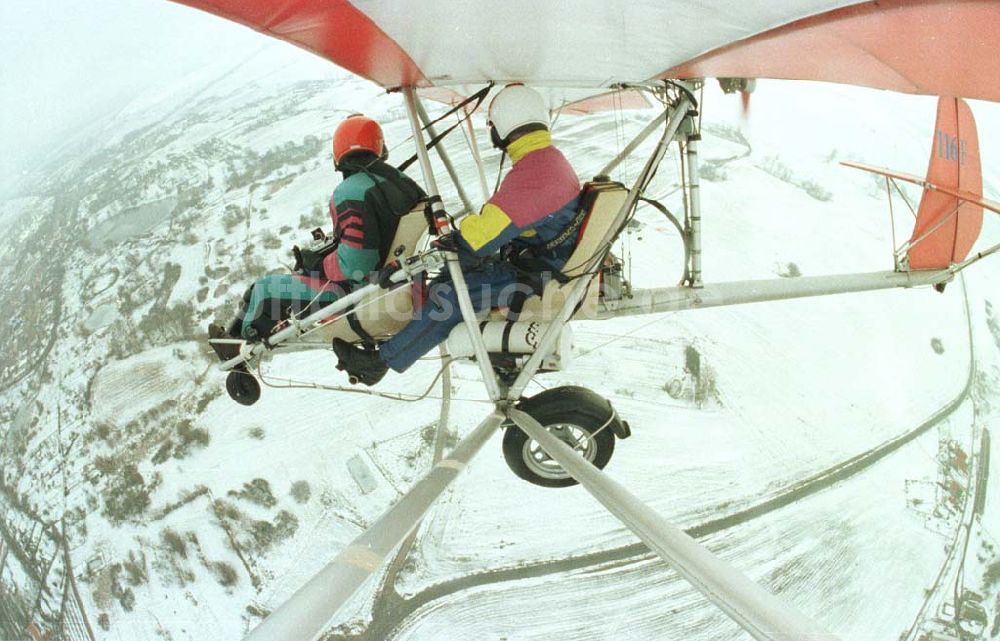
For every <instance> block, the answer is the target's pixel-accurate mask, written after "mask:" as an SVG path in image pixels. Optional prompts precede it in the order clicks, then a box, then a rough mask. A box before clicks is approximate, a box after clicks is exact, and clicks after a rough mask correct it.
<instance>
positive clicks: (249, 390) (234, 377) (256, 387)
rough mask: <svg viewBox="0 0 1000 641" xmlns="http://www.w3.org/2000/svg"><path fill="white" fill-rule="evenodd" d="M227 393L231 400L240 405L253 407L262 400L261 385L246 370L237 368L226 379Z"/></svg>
mask: <svg viewBox="0 0 1000 641" xmlns="http://www.w3.org/2000/svg"><path fill="white" fill-rule="evenodd" d="M226 391H227V392H229V398H231V399H233V400H234V401H236V402H237V403H239V404H240V405H248V406H249V405H253V404H254V403H256V402H257V401H259V400H260V383H259V382H258V381H257V379H256V378H255V377H254V375H253V374H251V373H250V372H248V371H247V370H246V369H243V368H237V369H234V370H232V371H231V372H229V376H227V377H226Z"/></svg>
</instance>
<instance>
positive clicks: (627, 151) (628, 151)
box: [597, 111, 668, 176]
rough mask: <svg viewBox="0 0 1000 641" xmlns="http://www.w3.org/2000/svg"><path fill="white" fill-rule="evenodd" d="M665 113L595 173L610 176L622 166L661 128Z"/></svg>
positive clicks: (651, 122)
mask: <svg viewBox="0 0 1000 641" xmlns="http://www.w3.org/2000/svg"><path fill="white" fill-rule="evenodd" d="M667 113H668V112H667V111H664V112H663V113H661V114H660V115H659V116H657V117H656V118H653V120H652V121H650V123H649V124H648V125H646V126H645V127H644V128H643V130H642V131H640V132H639V133H638V134H636V136H635V138H633V139H632V142H630V143H629V144H627V145H625V148H624V149H622V150H621V152H619V154H618V155H617V156H615V157H614V158H613V159H612V160H611V162H609V163H608V164H606V165H604V166H603V167H601V170H600V171H599V172H597V174H598V175H601V174H603V175H605V176H610V175H611V172H612V171H614V170H615V167H617V166H618V165H620V164H622V161H624V160H625V159H626V158H628V157H629V156H631V155H632V152H634V151H635V150H636V149H637V148H638V147H639V145H641V144H642V143H643V142H644V141H645V140H646V139H647V138H649V137H650V136H651V135H652V133H653V132H654V131H656V129H657V128H658V127H662V126H663V124H664V123H665V122H666V119H667Z"/></svg>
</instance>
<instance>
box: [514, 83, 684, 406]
mask: <svg viewBox="0 0 1000 641" xmlns="http://www.w3.org/2000/svg"><path fill="white" fill-rule="evenodd" d="M691 107H693V105H692V104H691V102H690V101H689V100H688V98H687V97H686V96H685V97H683V98H681V99H680V102H679V103H678V105H677V108H676V109H674V112H673V115H672V116H671V118H670V119H669V120H668V121H667V123H666V126H665V127H664V132H663V136H662V137H661V138H660V142H659V143H658V144H657V145H656V149H654V150H653V153H652V155H651V156H650V157H649V158H648V159H647V160H646V164H645V166H643V168H642V171H641V172H639V176H638V178H636V181H635V184H634V185H632V188H631V189H629V192H628V196H626V197H625V202H624V203H622V206H621V207H620V208H619V209H618V213H617V214H615V219H614V221H613V222H612V223H611V225H610V226H609V227H608V230H607V232H605V234H604V238H602V239H601V242H600V244H599V245H598V247H599V248H600V249H599V251H604V249H605V248H606V247H610V246H611V243H613V242H614V240H615V237H616V236H617V235H618V232H619V231H620V229H621V226H622V224H623V223H624V222H625V218H626V217H627V216H628V214H629V212H630V211H632V208H633V207H635V204H636V202H637V201H638V200H639V196H640V195H641V194H642V190H643V188H645V186H646V182H647V181H648V180H649V177H650V176H652V174H653V171H654V170H655V169H656V166H657V165H659V164H660V161H661V160H663V155H664V154H665V153H666V152H667V147H668V146H669V145H670V143H671V142H672V141H673V139H674V136H675V135H677V130H678V129H679V128H680V126H681V123H682V122H684V119H685V118H687V117H688V115H687V112H688V110H689V109H691ZM591 278H592V277H591ZM591 278H577V279H576V281H575V282H574V284H573V289H572V290H570V293H569V295H568V296H567V297H566V301H565V302H564V303H563V306H562V308H561V309H560V310H559V313H558V314H557V315H556V317H555V319H554V320H553V321H552V322H551V323H550V324H549V326H548V328H547V329H546V330H545V333H544V334H542V338H541V340H539V341H538V347H537V348H535V353H534V354H532V355H531V357H530V358H529V359H528V362H527V363H525V364H524V367H522V368H521V373H520V374H518V375H517V379H516V380H515V381H514V384H513V385H511V386H510V388H509V389H508V390H507V398H508V399H509V400H517V399H518V398H519V397H520V396H521V393H522V392H524V389H525V388H526V387H527V386H528V383H529V382H531V379H532V378H533V377H534V376H535V373H536V372H537V371H538V368H539V367H540V366H541V364H542V359H543V358H544V357H545V355H547V354H548V353H549V351H550V350H551V349H552V347H553V345H554V344H555V342H556V340H558V338H559V334H560V332H561V331H562V327H563V325H565V324H566V323H567V321H569V318H570V316H572V315H573V311H574V310H575V309H576V306H577V304H578V303H579V302H580V301H581V300H583V297H584V295H585V294H586V293H587V288H588V287H589V286H590V281H591Z"/></svg>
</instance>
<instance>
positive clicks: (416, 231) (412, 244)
mask: <svg viewBox="0 0 1000 641" xmlns="http://www.w3.org/2000/svg"><path fill="white" fill-rule="evenodd" d="M424 206H425V205H424V201H420V202H419V203H417V205H416V207H414V208H413V209H411V210H410V211H409V212H407V213H405V214H403V215H402V216H400V218H399V224H398V225H397V226H396V234H395V235H394V236H393V237H392V243H390V244H389V251H388V252H387V253H386V257H385V260H384V261H383V263H382V267H384V266H385V265H387V264H388V263H391V262H392V261H394V260H396V259H397V258H408V257H410V256H412V255H413V254H414V253H415V252H416V248H417V244H418V243H419V242H420V237H421V236H422V235H423V232H424V231H425V230H426V229H427V220H426V219H425V218H424Z"/></svg>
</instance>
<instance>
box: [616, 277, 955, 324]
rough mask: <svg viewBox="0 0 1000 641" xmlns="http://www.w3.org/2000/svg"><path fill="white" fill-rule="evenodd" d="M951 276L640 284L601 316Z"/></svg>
mask: <svg viewBox="0 0 1000 641" xmlns="http://www.w3.org/2000/svg"><path fill="white" fill-rule="evenodd" d="M953 277H954V274H953V273H952V271H951V270H949V269H941V270H934V271H914V272H871V273H866V274H841V275H835V276H805V277H800V278H775V279H771V280H745V281H735V282H731V283H709V284H708V285H705V286H703V287H702V288H701V289H697V290H695V289H691V288H690V287H657V288H652V289H637V290H634V291H633V292H632V297H631V298H624V299H622V300H620V301H611V302H604V303H602V304H601V309H600V311H599V312H598V318H601V319H607V318H615V317H618V316H635V315H639V314H656V313H659V312H679V311H683V310H686V309H697V308H702V307H723V306H726V305H743V304H746V303H762V302H766V301H774V300H788V299H792V298H808V297H811V296H829V295H832V294H848V293H852V292H867V291H875V290H880V289H894V288H897V287H905V288H910V287H922V286H928V285H937V284H939V283H944V282H948V281H950V280H951V279H952V278H953Z"/></svg>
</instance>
